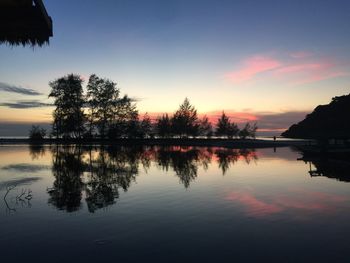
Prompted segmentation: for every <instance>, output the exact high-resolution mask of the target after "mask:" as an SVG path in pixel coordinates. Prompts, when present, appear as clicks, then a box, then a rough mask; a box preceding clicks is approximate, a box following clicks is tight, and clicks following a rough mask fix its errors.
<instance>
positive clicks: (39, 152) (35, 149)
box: [29, 144, 45, 160]
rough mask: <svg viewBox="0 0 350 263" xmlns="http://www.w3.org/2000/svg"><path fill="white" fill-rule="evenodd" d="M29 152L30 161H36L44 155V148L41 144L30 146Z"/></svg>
mask: <svg viewBox="0 0 350 263" xmlns="http://www.w3.org/2000/svg"><path fill="white" fill-rule="evenodd" d="M29 152H30V156H31V157H32V160H36V159H39V158H40V157H43V156H44V155H45V147H44V146H43V145H42V144H30V145H29Z"/></svg>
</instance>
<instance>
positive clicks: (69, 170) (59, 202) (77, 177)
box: [48, 147, 86, 212]
mask: <svg viewBox="0 0 350 263" xmlns="http://www.w3.org/2000/svg"><path fill="white" fill-rule="evenodd" d="M52 149H53V152H52V159H53V160H52V173H53V176H54V177H55V182H54V184H53V186H52V188H50V189H48V193H49V194H50V198H49V204H52V205H54V206H55V207H57V208H58V209H61V210H66V211H67V212H73V211H76V210H78V209H79V208H80V206H81V197H82V190H83V182H82V178H81V177H82V175H83V172H84V170H85V168H86V163H85V162H84V161H83V160H82V150H81V148H80V147H56V148H52Z"/></svg>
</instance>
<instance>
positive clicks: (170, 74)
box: [0, 0, 350, 136]
mask: <svg viewBox="0 0 350 263" xmlns="http://www.w3.org/2000/svg"><path fill="white" fill-rule="evenodd" d="M44 3H45V5H46V8H47V11H48V13H49V14H50V16H51V17H52V19H53V26H54V36H53V38H51V40H50V45H48V46H44V47H42V48H38V47H36V48H34V49H33V48H31V47H21V46H20V47H10V46H7V45H1V46H0V136H9V135H26V134H27V133H28V130H27V127H28V124H31V123H48V122H50V120H51V112H52V109H53V108H52V107H49V106H47V104H50V103H51V101H50V100H48V99H47V95H48V93H49V90H50V89H49V86H48V82H49V81H51V80H54V79H55V78H58V77H61V76H63V75H66V74H68V73H76V74H80V75H82V77H83V78H84V79H85V80H87V79H88V77H89V75H90V74H92V73H95V74H97V75H98V76H101V77H106V78H109V79H112V80H114V81H116V82H117V83H118V86H119V88H120V89H121V92H122V93H126V94H128V95H129V96H131V97H133V98H136V99H137V100H138V103H137V105H138V109H139V111H140V113H144V112H149V113H150V114H151V115H152V116H156V115H157V114H160V113H163V112H169V113H171V112H174V111H175V110H176V109H177V107H178V106H179V104H180V103H181V102H182V101H183V100H184V98H185V97H188V98H189V99H190V101H191V103H192V104H194V106H195V107H196V108H197V109H198V112H200V113H202V114H207V115H208V116H210V117H211V119H213V120H215V119H216V118H217V116H218V115H219V114H220V113H221V111H222V110H225V112H227V113H228V114H229V115H230V116H231V117H232V120H233V121H236V122H238V123H242V122H245V121H257V122H258V126H259V127H260V128H261V130H262V131H272V133H276V134H278V133H279V132H280V131H282V130H283V129H285V128H287V127H288V126H290V125H291V124H293V123H294V122H297V121H300V120H301V119H303V117H304V116H305V114H307V113H309V112H310V111H311V110H312V109H313V108H315V107H316V106H317V105H319V104H326V103H328V102H329V101H330V100H331V98H332V97H334V96H338V95H345V94H349V93H350V45H349V43H350V30H349V25H350V1H338V0H333V1H324V0H315V1H313V0H308V1H305V0H303V1H298V0H291V1H283V0H280V1H258V0H256V1H248V0H244V1H238V0H237V1H235V0H215V1H214V0H210V1H209V0H198V1H191V0H186V1H185V0H184V1H183V0H176V1H170V0H169V1H165V0H147V1H144V0H103V1H90V0H84V1H78V0H76V1H68V0H60V1H57V0H46V1H45V0H44ZM85 84H86V83H85Z"/></svg>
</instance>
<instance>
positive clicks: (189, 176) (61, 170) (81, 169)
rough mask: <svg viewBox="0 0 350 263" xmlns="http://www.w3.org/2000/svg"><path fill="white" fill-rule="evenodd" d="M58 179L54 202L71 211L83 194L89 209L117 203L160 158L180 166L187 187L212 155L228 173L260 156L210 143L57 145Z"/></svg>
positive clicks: (165, 164)
mask: <svg viewBox="0 0 350 263" xmlns="http://www.w3.org/2000/svg"><path fill="white" fill-rule="evenodd" d="M51 151H52V157H53V165H52V170H53V175H54V177H55V181H54V183H53V186H52V188H49V189H48V190H47V192H48V194H49V195H50V198H49V201H48V202H49V203H50V204H52V205H53V206H55V207H56V208H58V209H60V210H65V211H67V212H73V211H77V210H79V209H80V208H81V207H82V200H83V196H84V198H85V202H86V204H87V207H88V210H89V212H92V213H93V212H95V211H97V210H98V209H103V208H107V207H109V206H111V205H113V204H115V203H116V202H117V200H118V198H119V196H120V191H124V192H126V191H128V189H129V188H130V187H131V185H132V183H133V182H135V181H136V177H137V175H138V174H139V170H140V167H142V168H143V169H144V170H145V171H146V172H147V171H148V169H149V168H150V166H151V163H152V162H153V163H155V164H156V166H157V167H158V168H160V169H163V170H165V171H174V172H175V175H176V176H177V177H178V178H179V180H180V182H181V184H183V185H184V187H185V188H188V187H190V184H191V182H193V181H194V180H195V179H196V178H197V175H198V169H199V168H202V169H203V170H207V169H208V168H209V164H210V163H211V161H212V159H215V160H217V163H218V165H219V167H220V169H221V170H222V172H223V174H225V173H226V172H227V170H228V169H229V167H230V166H231V165H233V164H234V163H235V162H236V161H237V160H238V159H239V158H240V157H242V158H243V159H244V160H245V161H246V162H247V163H249V162H250V161H251V160H252V159H254V160H256V159H257V157H256V155H255V152H254V150H237V149H224V148H210V147H208V148H206V147H180V146H177V147H175V146H166V147H159V146H157V147H148V146H137V147H136V146H134V147H130V146H129V147H126V146H108V147H103V146H101V147H92V146H90V147H80V146H56V147H52V148H51Z"/></svg>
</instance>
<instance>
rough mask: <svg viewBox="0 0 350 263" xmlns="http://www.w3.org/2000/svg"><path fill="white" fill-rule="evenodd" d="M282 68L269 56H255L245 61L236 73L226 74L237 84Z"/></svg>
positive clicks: (279, 63) (278, 62)
mask: <svg viewBox="0 0 350 263" xmlns="http://www.w3.org/2000/svg"><path fill="white" fill-rule="evenodd" d="M280 66H281V62H280V61H278V60H276V59H274V58H271V57H267V56H254V57H250V58H248V59H246V60H245V61H243V66H242V67H241V68H240V69H239V70H236V71H233V72H230V73H228V74H226V76H227V78H228V79H230V80H231V81H233V82H235V83H242V82H245V81H249V80H251V79H253V78H254V77H255V76H256V75H258V74H260V73H263V72H266V71H270V70H272V69H275V68H278V67H280Z"/></svg>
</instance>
